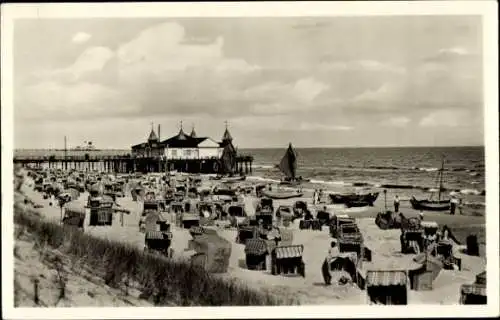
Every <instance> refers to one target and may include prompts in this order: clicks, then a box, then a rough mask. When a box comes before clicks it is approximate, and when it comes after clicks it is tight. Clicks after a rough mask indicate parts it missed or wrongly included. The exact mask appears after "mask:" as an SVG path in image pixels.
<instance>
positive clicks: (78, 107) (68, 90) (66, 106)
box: [16, 81, 140, 119]
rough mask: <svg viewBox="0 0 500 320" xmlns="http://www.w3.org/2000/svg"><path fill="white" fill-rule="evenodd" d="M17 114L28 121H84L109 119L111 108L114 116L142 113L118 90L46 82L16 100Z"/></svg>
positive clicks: (100, 86) (29, 89)
mask: <svg viewBox="0 0 500 320" xmlns="http://www.w3.org/2000/svg"><path fill="white" fill-rule="evenodd" d="M16 104H17V107H16V113H21V114H22V116H23V117H24V118H26V119H47V118H49V119H67V118H73V119H81V118H92V117H100V116H103V115H104V116H106V114H107V113H109V111H108V110H109V109H110V107H113V112H114V113H119V114H129V113H135V112H137V111H138V110H140V108H139V106H137V105H132V104H129V103H128V102H127V101H126V99H124V96H123V95H122V94H121V93H120V92H118V91H115V90H112V89H110V88H107V87H105V86H102V85H98V84H91V83H86V82H81V83H77V84H60V83H57V82H54V81H48V82H42V83H39V84H36V85H32V86H29V87H27V88H26V89H25V90H24V92H23V95H22V96H17V97H16Z"/></svg>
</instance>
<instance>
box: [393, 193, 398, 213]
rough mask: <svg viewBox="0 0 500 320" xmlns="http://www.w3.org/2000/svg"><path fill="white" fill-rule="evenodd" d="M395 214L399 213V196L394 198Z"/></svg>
mask: <svg viewBox="0 0 500 320" xmlns="http://www.w3.org/2000/svg"><path fill="white" fill-rule="evenodd" d="M394 212H396V213H398V212H399V196H397V195H396V197H395V198H394Z"/></svg>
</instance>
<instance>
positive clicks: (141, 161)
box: [14, 154, 253, 174]
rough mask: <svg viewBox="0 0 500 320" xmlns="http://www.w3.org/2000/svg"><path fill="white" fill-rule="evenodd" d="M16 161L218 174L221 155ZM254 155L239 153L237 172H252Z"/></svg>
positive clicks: (130, 170)
mask: <svg viewBox="0 0 500 320" xmlns="http://www.w3.org/2000/svg"><path fill="white" fill-rule="evenodd" d="M14 164H20V165H22V166H23V167H31V168H42V167H43V168H50V169H62V170H79V171H99V172H110V173H134V172H142V173H148V172H167V171H179V172H186V173H205V174H214V173H221V172H220V170H221V169H220V168H221V165H220V159H218V158H215V157H212V158H196V159H165V158H162V157H134V156H132V155H120V156H106V155H99V156H92V155H89V154H86V155H81V156H70V155H68V156H64V155H61V156H56V155H48V156H21V155H16V156H14ZM252 165H253V156H251V155H238V156H237V157H236V164H235V168H234V172H233V173H236V174H237V173H239V174H251V173H252V169H253V168H252Z"/></svg>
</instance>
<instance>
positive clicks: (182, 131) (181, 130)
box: [177, 120, 186, 140]
mask: <svg viewBox="0 0 500 320" xmlns="http://www.w3.org/2000/svg"><path fill="white" fill-rule="evenodd" d="M180 127H181V128H180V130H179V134H178V135H177V139H179V140H186V134H185V133H184V130H183V129H182V120H181V122H180Z"/></svg>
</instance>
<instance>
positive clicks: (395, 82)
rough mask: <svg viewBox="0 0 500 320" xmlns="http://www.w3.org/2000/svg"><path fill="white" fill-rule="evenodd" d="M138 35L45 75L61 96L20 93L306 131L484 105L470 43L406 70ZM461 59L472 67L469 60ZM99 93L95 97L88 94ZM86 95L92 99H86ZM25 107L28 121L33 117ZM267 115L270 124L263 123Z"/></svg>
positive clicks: (158, 32) (156, 30)
mask: <svg viewBox="0 0 500 320" xmlns="http://www.w3.org/2000/svg"><path fill="white" fill-rule="evenodd" d="M129 39H130V40H128V41H126V42H124V43H121V44H119V45H118V46H116V47H114V48H115V49H113V50H112V49H111V47H106V46H105V45H104V44H103V45H102V46H95V47H89V48H86V49H85V50H83V51H82V52H81V54H80V55H78V56H77V58H76V59H75V61H74V62H73V63H72V64H70V65H69V66H67V67H65V68H60V69H57V70H48V71H47V70H46V71H44V72H41V73H38V74H37V77H36V83H35V84H38V85H39V87H45V88H50V90H51V92H52V95H53V96H54V97H58V98H57V99H56V98H54V97H47V95H46V93H45V92H44V90H41V89H39V88H37V87H36V86H33V85H32V86H26V87H21V88H20V89H19V90H18V91H19V92H17V94H16V97H19V99H20V100H19V101H20V102H19V103H22V104H24V105H28V104H27V103H28V101H29V103H32V104H33V105H36V106H37V107H38V108H40V109H39V110H41V111H40V112H41V114H45V115H46V116H47V117H53V118H58V119H62V118H63V117H65V116H66V117H68V118H71V117H80V116H82V114H83V115H85V114H87V115H88V114H94V115H99V116H100V117H151V116H155V117H158V116H161V115H168V116H170V117H175V118H183V117H188V116H204V117H213V118H217V117H224V118H225V119H228V120H230V119H233V118H239V117H242V116H248V117H250V116H256V117H258V116H266V117H273V116H280V117H281V119H283V117H284V116H285V115H289V116H292V117H293V118H295V119H298V118H300V119H301V123H303V124H302V126H300V125H299V123H298V122H297V120H295V122H293V121H290V122H289V123H288V125H290V126H292V127H295V128H297V129H298V130H323V131H329V130H347V128H349V129H350V128H353V127H355V126H356V127H357V124H358V123H362V122H366V123H370V122H371V123H374V121H376V123H382V122H383V124H384V125H386V126H404V125H406V124H407V123H409V122H407V121H406V120H403V119H406V118H408V119H416V118H418V117H417V116H415V114H419V113H422V112H423V113H426V114H429V110H441V109H443V108H447V107H449V106H455V107H457V108H463V109H472V108H477V107H478V106H480V105H481V96H482V93H481V85H480V82H478V77H479V76H480V75H478V76H477V77H474V74H477V73H479V72H477V69H474V67H476V66H477V63H476V64H474V63H472V64H471V63H470V61H472V60H467V59H468V58H469V57H470V56H471V55H470V54H469V52H468V51H467V50H465V49H463V48H461V47H450V48H449V49H441V50H436V51H435V52H434V53H433V55H446V54H447V55H450V54H451V55H455V56H457V57H458V58H457V59H455V60H454V62H453V63H450V62H449V61H448V62H446V61H437V60H434V61H430V60H425V59H424V60H421V61H417V62H416V64H415V65H411V64H407V65H403V64H402V63H401V62H400V63H396V62H390V61H382V60H377V59H375V58H372V57H370V56H366V57H363V58H362V59H353V60H340V59H337V60H331V61H325V60H324V61H322V62H319V63H317V64H315V65H314V64H312V65H311V67H310V68H309V67H308V68H303V67H297V68H287V69H281V68H270V67H269V66H267V67H264V66H261V65H258V64H257V63H256V62H254V61H252V60H251V59H247V60H245V59H243V58H238V56H237V55H234V54H233V55H231V56H229V55H228V54H227V53H226V52H225V49H226V48H225V46H226V41H227V40H226V39H225V38H224V37H222V36H221V35H217V34H214V35H212V37H208V36H205V37H201V38H193V37H191V36H189V35H187V34H186V29H184V27H183V26H182V25H180V24H178V23H174V22H168V23H162V24H157V25H154V26H152V27H149V28H146V29H144V30H142V31H141V32H139V33H137V34H135V36H133V37H130V38H129ZM196 39H198V40H199V39H203V41H201V40H200V41H198V40H196ZM233 50H234V45H233ZM228 51H229V50H228ZM430 56H432V55H429V57H430ZM460 59H465V60H463V61H465V62H466V63H459V61H462V60H460ZM466 77H469V78H466ZM90 84H92V85H90ZM69 94H70V95H71V96H68V95H69ZM89 94H91V95H92V100H91V101H89V99H90V98H87V97H84V96H86V95H89ZM73 97H74V98H73ZM78 97H84V98H82V99H81V100H82V102H80V101H78V99H77V98H78ZM55 106H60V107H61V108H62V110H63V111H64V112H59V111H58V110H57V108H56V107H55ZM110 106H111V107H110ZM115 106H120V107H115ZM122 106H123V107H122ZM23 108H24V107H21V109H20V111H19V113H18V114H19V116H20V117H21V118H22V117H26V118H33V115H31V114H29V111H28V109H23ZM72 108H75V109H78V108H88V109H89V112H87V113H86V112H81V110H72ZM388 115H389V116H388ZM379 118H384V120H380V119H379ZM389 118H390V119H392V120H386V119H389ZM258 119H260V120H259V121H260V123H259V124H261V123H262V117H258ZM346 119H349V121H344V120H346ZM351 120H352V121H351ZM328 122H330V123H337V124H339V123H342V125H329V124H328ZM278 123H280V121H278ZM424 123H426V121H424ZM259 124H256V125H259ZM315 125H316V127H315V128H316V129H313V128H314V126H315ZM273 126H274V127H276V122H275V123H272V124H270V127H273ZM300 128H302V129H300Z"/></svg>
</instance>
